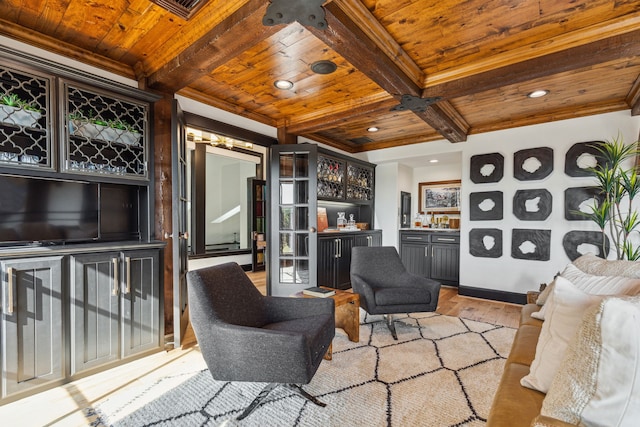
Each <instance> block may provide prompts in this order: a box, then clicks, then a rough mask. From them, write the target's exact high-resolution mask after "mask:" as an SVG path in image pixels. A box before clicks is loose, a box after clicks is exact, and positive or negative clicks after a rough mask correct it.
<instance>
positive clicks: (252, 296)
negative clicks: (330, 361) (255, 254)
mask: <svg viewBox="0 0 640 427" xmlns="http://www.w3.org/2000/svg"><path fill="white" fill-rule="evenodd" d="M187 287H188V297H189V315H190V318H191V324H192V326H193V330H194V332H195V335H196V339H197V340H198V344H199V345H200V349H201V351H202V356H203V358H204V360H205V362H206V364H207V367H208V368H209V371H210V372H211V375H212V376H213V378H214V379H216V380H220V381H250V382H265V383H269V384H267V386H266V387H264V389H263V390H262V391H261V392H260V393H259V394H258V396H257V397H256V398H255V399H254V401H253V402H252V403H251V404H250V405H249V406H248V407H247V408H246V409H245V410H244V412H243V413H242V414H241V415H240V416H239V417H238V418H237V419H239V420H240V419H243V418H245V417H247V416H248V415H249V414H250V413H251V412H252V411H253V410H254V409H255V408H257V407H258V406H259V405H260V403H261V402H262V401H263V399H264V398H266V397H267V395H268V394H269V393H270V392H271V391H272V390H273V389H274V388H275V387H276V386H278V385H283V386H286V387H287V388H289V389H291V390H294V391H296V392H297V393H298V394H300V395H301V396H303V397H305V398H307V399H309V400H310V401H312V402H313V403H315V404H316V405H319V406H325V405H324V403H322V402H320V401H318V400H317V399H316V398H315V397H313V396H311V395H310V394H308V393H307V392H305V391H304V390H303V389H302V388H301V387H300V385H301V384H308V383H309V382H310V381H311V379H312V378H313V376H314V374H315V373H316V371H317V369H318V367H319V365H320V362H321V361H322V359H323V356H324V355H325V353H326V352H327V350H328V348H329V345H330V344H331V340H332V339H333V337H334V335H335V316H334V313H335V307H334V302H333V300H332V299H331V298H326V299H323V298H286V297H271V296H263V295H262V294H261V293H260V292H259V291H258V290H257V288H256V287H255V286H254V284H253V283H252V282H251V280H250V279H249V277H248V276H247V275H246V274H245V272H244V271H243V270H242V268H241V267H240V266H239V265H238V264H236V263H226V264H222V265H218V266H214V267H207V268H203V269H200V270H194V271H190V272H188V273H187Z"/></svg>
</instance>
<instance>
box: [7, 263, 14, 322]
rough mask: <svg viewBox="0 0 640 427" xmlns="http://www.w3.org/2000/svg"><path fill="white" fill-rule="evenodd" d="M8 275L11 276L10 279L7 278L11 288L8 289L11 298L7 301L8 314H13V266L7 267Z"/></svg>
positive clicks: (8, 295) (8, 296)
mask: <svg viewBox="0 0 640 427" xmlns="http://www.w3.org/2000/svg"><path fill="white" fill-rule="evenodd" d="M7 275H8V276H9V280H7V283H8V284H9V289H7V299H8V300H9V301H8V303H7V314H13V267H8V268H7Z"/></svg>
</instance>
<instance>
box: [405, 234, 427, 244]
mask: <svg viewBox="0 0 640 427" xmlns="http://www.w3.org/2000/svg"><path fill="white" fill-rule="evenodd" d="M401 236H402V241H403V242H424V243H429V233H415V234H405V233H402V234H401Z"/></svg>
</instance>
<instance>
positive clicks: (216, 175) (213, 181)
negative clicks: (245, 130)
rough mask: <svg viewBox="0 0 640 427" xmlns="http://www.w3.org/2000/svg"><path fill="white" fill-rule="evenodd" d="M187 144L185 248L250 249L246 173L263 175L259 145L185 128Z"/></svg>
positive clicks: (202, 250) (214, 251)
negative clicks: (187, 179) (187, 176)
mask: <svg viewBox="0 0 640 427" xmlns="http://www.w3.org/2000/svg"><path fill="white" fill-rule="evenodd" d="M187 150H188V153H189V154H188V156H187V164H188V168H189V176H190V179H189V188H188V192H189V194H191V195H192V196H191V198H192V200H191V203H190V204H189V209H190V211H192V212H189V230H190V233H189V235H190V242H189V243H190V253H191V254H192V255H193V254H196V255H203V254H208V255H215V254H225V253H229V252H234V253H238V252H243V251H250V250H251V230H249V212H250V210H249V209H250V208H249V203H250V197H249V194H248V192H249V187H248V179H250V178H258V179H262V177H263V176H264V175H263V161H262V160H263V158H264V155H265V153H266V149H265V147H261V146H254V145H253V144H251V143H250V142H247V141H239V140H236V139H232V138H229V137H225V136H222V135H217V134H214V133H209V132H206V131H202V130H198V129H193V128H187ZM202 157H204V161H202ZM200 187H202V188H200ZM198 190H199V191H198ZM201 199H204V200H201ZM196 211H197V212H196Z"/></svg>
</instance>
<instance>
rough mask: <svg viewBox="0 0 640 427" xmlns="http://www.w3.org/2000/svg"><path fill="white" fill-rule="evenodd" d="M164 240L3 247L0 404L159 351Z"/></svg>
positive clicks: (0, 259) (162, 329) (161, 339)
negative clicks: (27, 249)
mask: <svg viewBox="0 0 640 427" xmlns="http://www.w3.org/2000/svg"><path fill="white" fill-rule="evenodd" d="M109 246H111V250H109V248H108V247H109ZM163 246H164V244H162V243H149V244H144V243H143V244H133V245H130V249H124V248H125V246H118V245H117V244H107V245H105V246H99V247H97V248H96V247H92V248H91V249H89V246H88V245H87V247H86V248H85V249H83V250H80V249H77V250H74V249H69V248H68V247H61V249H53V250H51V249H50V251H54V252H56V251H57V252H59V255H57V256H38V255H37V253H39V251H38V250H35V251H34V254H32V256H30V257H28V258H27V257H25V258H20V257H19V256H16V255H15V254H11V253H7V252H2V251H0V252H2V253H0V268H1V272H0V274H1V277H2V325H1V327H2V332H1V334H0V338H1V345H2V352H1V356H2V369H1V370H2V395H1V396H0V404H3V403H8V402H10V401H13V400H16V399H19V398H21V397H24V396H27V395H29V394H33V393H35V392H38V391H41V390H44V389H46V388H48V387H52V386H54V385H58V384H60V383H63V382H67V381H70V380H72V379H76V378H79V377H80V376H81V375H88V374H90V373H93V372H96V371H98V370H99V369H105V368H107V367H110V366H115V365H117V364H119V363H122V362H124V361H126V360H127V359H132V358H134V357H139V356H142V355H146V354H150V353H152V352H155V351H161V350H162V348H163V338H164V337H163V335H164V328H163V319H162V297H161V291H162V288H161V279H160V273H161V268H160V259H161V257H160V254H161V248H162V247H163ZM42 249H43V251H42V252H44V250H45V249H48V248H42ZM67 355H68V356H67Z"/></svg>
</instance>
